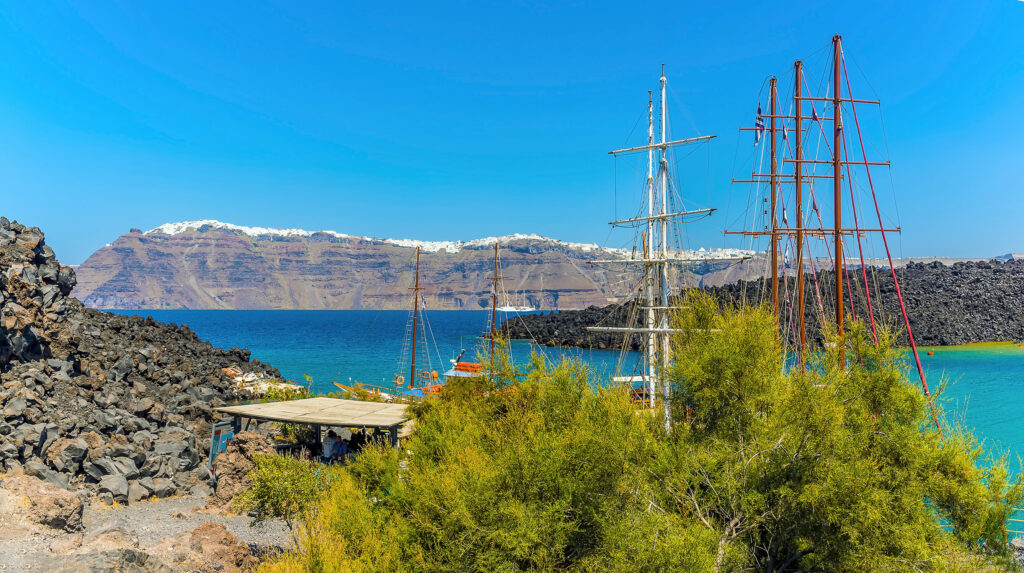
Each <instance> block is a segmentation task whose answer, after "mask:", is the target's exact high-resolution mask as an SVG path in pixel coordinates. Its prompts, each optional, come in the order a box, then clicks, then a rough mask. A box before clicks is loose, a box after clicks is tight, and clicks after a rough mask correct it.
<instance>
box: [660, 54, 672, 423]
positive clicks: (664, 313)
mask: <svg viewBox="0 0 1024 573" xmlns="http://www.w3.org/2000/svg"><path fill="white" fill-rule="evenodd" d="M666 83H667V82H666V81H665V64H661V143H662V145H663V146H662V148H661V166H660V169H661V213H659V215H662V219H661V236H660V237H659V239H660V240H661V258H662V260H664V259H667V258H668V218H667V217H665V215H666V214H668V146H665V145H664V143H665V141H666V134H667V132H668V117H667V116H666V113H667V112H668V102H667V101H666V100H665V84H666ZM658 271H659V272H658V282H659V284H658V289H659V291H660V292H661V307H662V308H661V310H660V311H659V312H660V313H661V325H660V326H661V328H663V329H667V328H668V263H667V262H661V263H658ZM669 336H670V335H669V333H668V332H665V333H663V334H659V335H658V338H660V339H661V340H660V342H661V344H660V346H661V348H660V350H661V356H660V358H661V364H659V365H658V367H659V372H658V375H659V378H661V379H662V395H663V398H664V401H665V431H666V432H668V431H671V430H672V427H671V425H670V424H669V387H668V352H669V348H668V343H669Z"/></svg>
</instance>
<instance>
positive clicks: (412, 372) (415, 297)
mask: <svg viewBox="0 0 1024 573" xmlns="http://www.w3.org/2000/svg"><path fill="white" fill-rule="evenodd" d="M413 284H414V285H415V286H413V287H412V365H411V366H410V367H409V389H410V390H411V389H413V388H415V387H416V327H417V322H418V321H419V318H420V248H419V247H416V279H415V283H413Z"/></svg>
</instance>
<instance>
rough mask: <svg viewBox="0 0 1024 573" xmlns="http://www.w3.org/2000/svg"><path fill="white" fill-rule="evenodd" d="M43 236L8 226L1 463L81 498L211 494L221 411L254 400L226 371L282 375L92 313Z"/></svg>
mask: <svg viewBox="0 0 1024 573" xmlns="http://www.w3.org/2000/svg"><path fill="white" fill-rule="evenodd" d="M74 286H75V273H74V270H73V269H71V268H70V267H67V266H64V265H61V264H60V263H59V262H58V261H57V259H56V257H55V256H54V253H53V250H52V249H50V247H49V246H47V245H46V244H45V240H44V236H43V233H42V231H40V230H39V229H38V228H36V227H25V226H24V225H21V224H19V223H17V222H10V221H8V220H7V219H6V218H0V321H2V326H3V328H2V331H0V383H2V387H0V414H2V420H0V466H2V471H3V472H4V473H5V474H6V475H7V476H19V475H23V474H25V475H29V476H34V477H36V478H38V479H40V480H43V481H45V482H48V483H50V484H52V485H54V486H56V487H58V488H60V489H63V490H67V491H71V492H74V493H75V495H77V496H79V497H80V498H82V499H99V500H101V501H105V502H108V503H110V502H114V501H117V502H119V503H122V504H126V503H132V502H135V501H139V500H142V499H149V498H164V497H168V496H172V495H181V494H190V495H200V496H202V495H207V494H209V493H210V491H211V489H212V486H213V476H212V475H211V473H210V470H209V469H208V468H207V467H206V466H207V464H205V460H206V456H207V451H208V446H207V444H208V441H209V439H210V425H211V423H212V422H213V420H214V419H215V417H216V416H215V415H214V412H213V408H215V407H217V406H220V405H225V404H228V403H230V402H233V401H237V400H238V399H239V398H242V397H245V395H246V390H245V389H244V388H242V387H240V386H239V384H238V383H237V382H236V381H235V380H234V379H233V378H232V377H230V376H229V375H228V374H227V373H225V371H224V370H225V369H228V368H231V367H234V368H235V369H237V370H231V371H232V372H236V371H239V370H240V371H242V372H246V373H248V372H256V373H258V374H259V375H261V376H266V377H280V373H279V372H277V370H276V369H274V368H272V367H270V366H268V365H266V364H261V363H260V362H258V361H256V360H251V357H250V355H249V352H248V351H247V350H240V349H237V348H233V349H230V350H223V349H219V348H214V347H213V346H212V345H210V343H208V342H205V341H203V340H200V339H199V338H198V337H197V336H196V335H195V333H193V332H192V331H191V330H190V329H189V328H188V327H186V326H177V325H174V324H161V323H159V322H156V321H155V320H153V319H152V318H140V317H135V316H123V315H115V314H110V313H105V312H100V311H97V310H93V309H89V308H85V307H84V306H83V305H82V303H80V302H79V301H78V300H76V299H74V298H71V297H70V296H69V295H70V292H71V290H72V288H73V287H74Z"/></svg>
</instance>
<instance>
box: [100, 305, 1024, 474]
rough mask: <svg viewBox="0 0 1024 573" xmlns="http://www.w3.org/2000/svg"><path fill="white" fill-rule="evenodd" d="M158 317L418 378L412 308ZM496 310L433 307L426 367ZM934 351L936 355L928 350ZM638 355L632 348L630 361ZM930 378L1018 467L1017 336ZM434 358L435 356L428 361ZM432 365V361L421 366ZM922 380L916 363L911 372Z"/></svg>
mask: <svg viewBox="0 0 1024 573" xmlns="http://www.w3.org/2000/svg"><path fill="white" fill-rule="evenodd" d="M116 312H121V313H124V314H138V315H141V316H152V317H153V318H155V319H157V320H160V321H163V322H173V323H177V324H187V325H188V326H189V327H190V328H192V330H194V331H195V332H196V334H198V335H199V336H200V337H201V338H203V339H205V340H209V341H210V342H212V343H213V344H214V345H215V346H221V347H226V348H229V347H232V346H237V347H240V348H242V347H244V348H248V349H249V350H251V351H252V354H253V357H255V358H257V359H259V360H261V361H263V362H266V363H269V364H271V365H273V366H275V367H277V368H278V369H279V370H280V371H281V374H282V375H284V377H285V378H287V379H289V380H296V381H302V380H303V377H304V375H309V376H310V377H312V379H313V387H314V390H317V391H321V392H330V391H333V390H335V389H336V388H335V387H334V385H333V384H332V382H340V383H342V384H348V383H350V382H353V381H358V382H360V383H362V384H364V385H370V386H379V387H381V388H385V389H391V388H393V385H392V383H391V380H392V379H393V377H394V375H395V374H396V373H402V374H404V375H405V376H406V377H408V370H407V369H408V363H406V366H405V369H404V370H403V371H402V372H398V370H397V368H398V364H399V360H400V356H401V355H402V350H403V343H404V341H405V337H406V332H407V330H408V329H407V324H408V320H409V312H408V311H287V310H278V311H260V310H254V311H248V310H236V311H219V310H151V311H150V310H140V311H116ZM487 318H488V313H487V312H486V311H433V312H431V313H429V314H427V321H428V323H429V331H428V332H430V333H431V334H432V335H430V336H428V339H427V340H428V342H427V346H428V348H429V352H430V354H431V357H430V360H429V361H427V360H426V356H427V355H426V354H425V353H423V352H422V350H423V347H422V342H421V345H420V348H419V351H418V352H417V355H418V357H419V358H417V370H423V369H431V370H437V371H438V372H441V371H443V369H446V368H447V366H448V361H449V359H451V358H454V357H456V356H457V355H458V354H459V352H460V351H461V350H462V349H463V348H465V349H466V359H467V360H475V359H476V353H477V352H478V351H480V349H482V348H483V344H484V341H483V339H481V338H480V335H481V334H483V333H484V332H485V331H486V330H487V324H488V323H487ZM929 350H930V351H933V352H934V355H933V356H928V355H927V352H928V351H929ZM531 351H538V352H542V353H544V354H545V356H546V357H547V358H548V359H549V360H558V359H560V358H561V357H563V356H564V357H569V358H578V359H581V360H583V361H585V362H587V363H588V364H589V365H590V366H591V368H592V370H593V372H594V374H595V380H596V381H598V383H600V382H601V381H606V380H608V378H609V377H610V376H612V375H613V373H614V371H615V365H616V362H617V360H618V358H619V353H618V352H615V351H601V350H580V349H576V348H546V347H538V346H533V345H531V344H530V343H528V342H526V341H513V342H512V345H511V352H512V357H513V359H514V360H515V361H517V362H519V363H524V364H525V362H526V361H527V359H528V358H529V356H530V353H531ZM637 359H638V355H637V354H636V353H629V354H628V356H627V359H626V364H627V365H628V366H627V368H632V367H633V365H634V364H635V363H636V361H637ZM921 359H922V362H923V364H924V367H925V370H926V375H927V378H928V380H929V385H930V386H931V387H932V389H933V391H934V390H935V389H936V388H937V387H938V386H939V383H940V380H943V379H945V380H947V381H948V385H947V388H946V390H945V393H944V397H943V402H944V407H945V409H946V410H947V412H949V413H950V414H949V415H950V417H952V418H953V419H954V420H956V421H957V422H959V423H961V424H963V425H965V426H967V427H968V428H971V429H973V431H974V432H975V435H977V436H978V437H980V438H983V439H984V440H985V443H986V446H988V448H989V450H990V451H992V452H996V453H1000V452H1008V453H1010V461H1011V468H1017V467H1018V461H1017V456H1018V454H1024V424H1022V423H1021V418H1022V416H1021V414H1022V413H1024V350H1022V349H1021V348H1020V347H1019V346H1017V345H1014V344H982V345H971V346H965V347H954V348H922V349H921ZM425 361H426V364H424V363H423V362H425ZM421 364H422V366H420V365H421ZM910 374H911V379H912V380H914V381H916V380H917V375H916V372H910Z"/></svg>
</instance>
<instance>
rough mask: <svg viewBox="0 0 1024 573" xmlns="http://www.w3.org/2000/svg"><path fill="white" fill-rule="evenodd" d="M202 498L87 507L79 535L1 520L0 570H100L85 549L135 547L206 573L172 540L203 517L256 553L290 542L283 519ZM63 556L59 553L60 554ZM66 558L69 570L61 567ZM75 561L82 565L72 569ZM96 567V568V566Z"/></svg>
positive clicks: (181, 536)
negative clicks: (258, 517) (219, 507)
mask: <svg viewBox="0 0 1024 573" xmlns="http://www.w3.org/2000/svg"><path fill="white" fill-rule="evenodd" d="M205 503H206V498H203V497H195V496H184V497H173V498H168V499H163V500H158V501H150V502H138V503H134V504H131V505H129V506H120V507H108V506H103V505H100V504H94V505H93V506H89V507H86V509H85V511H84V514H83V519H82V521H83V525H84V526H85V529H84V531H83V532H81V533H77V534H69V533H59V532H56V531H53V530H45V531H42V530H40V529H39V528H32V527H30V526H28V525H26V524H20V523H2V524H0V571H3V572H7V571H52V570H54V568H55V567H57V570H74V571H78V572H83V571H102V570H104V567H103V566H102V563H101V562H100V561H96V560H95V559H94V561H96V563H95V564H93V565H90V564H87V563H85V562H84V561H89V560H88V559H82V558H80V554H82V553H83V552H93V554H94V553H96V552H107V553H109V552H110V551H112V550H113V551H120V550H122V549H130V550H137V551H141V552H145V553H147V554H150V555H152V556H153V557H155V558H157V559H159V560H160V562H162V563H163V564H164V565H166V566H168V567H170V568H171V569H172V570H175V571H179V570H185V571H205V570H214V569H215V568H214V569H206V568H204V567H202V566H199V565H195V564H194V563H190V564H189V565H183V563H186V562H189V561H190V560H189V559H186V558H185V555H184V554H183V552H182V548H181V547H180V543H179V545H178V546H177V547H174V546H173V544H172V543H170V541H171V540H179V541H180V540H182V539H184V540H186V543H187V540H188V539H189V537H190V536H191V532H192V531H193V530H194V529H196V528H197V527H199V526H200V525H201V524H203V523H204V522H206V521H212V522H214V523H221V524H223V525H224V526H225V527H226V528H227V529H228V531H230V532H231V533H233V534H234V535H235V536H236V537H238V540H239V541H240V542H242V543H244V544H247V545H249V547H250V548H251V549H252V550H253V552H254V553H256V554H257V555H259V554H262V553H264V552H267V551H270V552H276V551H279V550H281V549H283V548H287V547H290V546H291V543H292V542H291V536H290V534H289V531H288V528H287V527H286V526H285V525H284V523H283V522H281V521H276V520H273V521H265V522H263V523H260V524H257V525H253V519H252V518H250V517H247V516H242V515H218V514H216V513H208V512H206V511H204V510H203V509H202V508H203V507H204V505H205ZM62 556H63V557H62ZM65 562H66V565H67V569H64V567H65V565H64V563H65ZM73 563H77V564H81V566H77V565H76V566H75V567H74V568H71V567H70V566H71V565H72V564H73ZM96 565H99V568H94V567H95V566H96ZM131 570H137V571H166V570H167V569H166V568H162V567H160V566H159V565H158V564H154V562H152V561H151V562H150V565H149V566H146V565H145V564H143V565H142V566H141V567H139V568H137V569H131Z"/></svg>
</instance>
